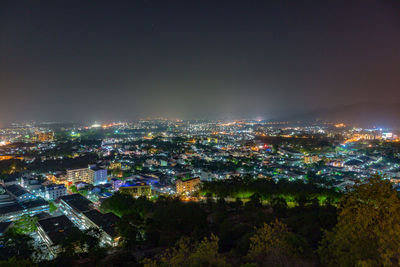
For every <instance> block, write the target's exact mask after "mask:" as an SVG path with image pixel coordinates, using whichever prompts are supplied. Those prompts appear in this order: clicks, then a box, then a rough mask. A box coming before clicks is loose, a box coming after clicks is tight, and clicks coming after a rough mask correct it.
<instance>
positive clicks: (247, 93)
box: [0, 0, 400, 123]
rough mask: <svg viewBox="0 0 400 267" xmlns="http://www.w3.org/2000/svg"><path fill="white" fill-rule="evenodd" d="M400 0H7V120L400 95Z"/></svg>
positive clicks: (284, 108) (267, 112)
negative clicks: (123, 0) (124, 0)
mask: <svg viewBox="0 0 400 267" xmlns="http://www.w3.org/2000/svg"><path fill="white" fill-rule="evenodd" d="M399 85H400V1H397V0H393V1H367V0H362V1H350V0H346V1H323V0H318V1H300V0H295V1H251V0H246V1H233V0H227V1H218V0H212V1H207V0H199V1H190V0H186V1H176V0H160V1H151V0H147V1H134V0H132V1H126V2H122V1H121V2H119V1H104V2H102V1H83V0H80V1H54V0H52V1H39V0H38V1H17V0H11V1H8V2H7V1H1V3H0V91H1V94H0V123H4V122H10V121H15V120H30V119H35V120H57V121H61V120H73V121H85V120H86V121H93V120H97V121H107V120H111V119H121V120H129V119H135V118H138V117H142V116H147V115H152V116H153V115H163V116H165V115H169V116H179V117H200V116H204V115H213V116H250V117H261V118H266V119H268V118H272V117H276V116H282V115H285V114H289V113H291V112H293V111H299V112H302V111H308V110H311V109H314V108H320V107H325V106H335V105H342V104H352V103H359V102H371V101H373V102H381V103H394V102H400V86H399Z"/></svg>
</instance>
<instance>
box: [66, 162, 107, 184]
mask: <svg viewBox="0 0 400 267" xmlns="http://www.w3.org/2000/svg"><path fill="white" fill-rule="evenodd" d="M67 180H68V182H69V183H72V184H75V183H77V182H85V183H88V184H94V185H98V184H103V183H106V182H107V170H106V169H102V168H98V167H96V166H90V167H89V168H82V169H70V170H67Z"/></svg>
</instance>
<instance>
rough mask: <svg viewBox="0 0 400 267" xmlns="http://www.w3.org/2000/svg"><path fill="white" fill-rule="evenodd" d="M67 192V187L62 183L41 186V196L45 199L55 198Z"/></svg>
mask: <svg viewBox="0 0 400 267" xmlns="http://www.w3.org/2000/svg"><path fill="white" fill-rule="evenodd" d="M66 194H67V188H66V187H65V185H63V184H57V185H48V186H45V187H43V189H42V196H43V197H44V198H45V199H47V200H55V199H57V198H59V197H62V196H65V195H66Z"/></svg>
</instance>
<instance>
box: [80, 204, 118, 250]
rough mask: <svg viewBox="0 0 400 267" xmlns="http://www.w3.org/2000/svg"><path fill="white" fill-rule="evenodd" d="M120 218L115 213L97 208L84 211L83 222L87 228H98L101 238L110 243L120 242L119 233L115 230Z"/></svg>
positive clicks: (114, 244) (113, 244) (112, 244)
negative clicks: (103, 211) (102, 211)
mask: <svg viewBox="0 0 400 267" xmlns="http://www.w3.org/2000/svg"><path fill="white" fill-rule="evenodd" d="M119 221H120V219H119V218H118V217H117V216H116V215H114V213H112V212H109V213H105V214H103V213H101V212H99V211H97V210H95V209H92V210H89V211H86V212H84V213H83V219H82V223H83V225H84V227H85V228H87V229H88V228H97V229H99V230H100V232H101V237H100V238H101V240H102V241H103V242H104V243H106V244H108V245H110V246H116V245H117V244H118V240H119V238H120V237H119V235H118V233H117V231H116V230H115V226H116V225H117V223H118V222H119Z"/></svg>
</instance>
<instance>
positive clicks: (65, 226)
mask: <svg viewBox="0 0 400 267" xmlns="http://www.w3.org/2000/svg"><path fill="white" fill-rule="evenodd" d="M73 227H74V225H73V224H72V222H71V221H70V220H69V219H68V218H67V216H65V215H61V216H58V217H51V218H48V219H44V220H40V221H38V223H37V232H38V235H39V237H40V238H41V239H42V240H43V241H44V243H45V244H46V246H47V247H48V248H49V251H50V253H51V254H52V255H53V256H56V255H57V253H58V252H59V251H60V246H59V244H60V242H61V241H62V240H63V239H64V238H66V237H67V236H69V235H70V234H71V233H72V229H73Z"/></svg>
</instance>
